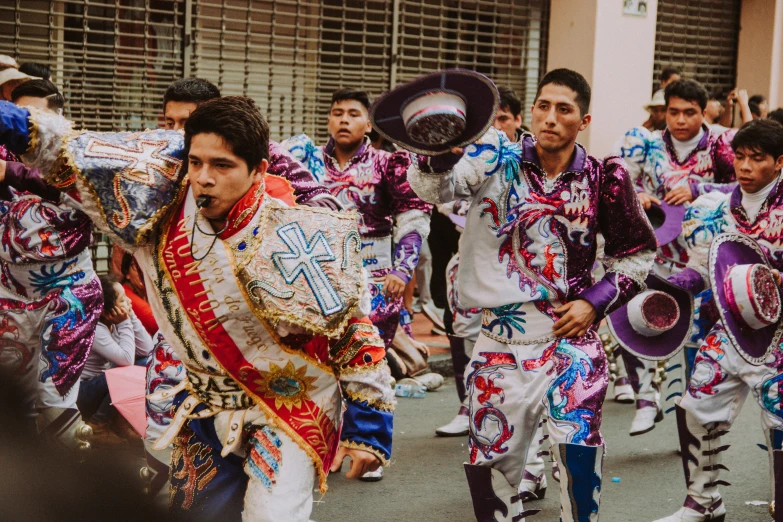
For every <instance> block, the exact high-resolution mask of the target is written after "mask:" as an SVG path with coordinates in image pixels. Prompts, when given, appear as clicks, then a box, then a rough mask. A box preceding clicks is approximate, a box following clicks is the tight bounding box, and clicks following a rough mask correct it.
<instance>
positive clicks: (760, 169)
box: [734, 148, 783, 194]
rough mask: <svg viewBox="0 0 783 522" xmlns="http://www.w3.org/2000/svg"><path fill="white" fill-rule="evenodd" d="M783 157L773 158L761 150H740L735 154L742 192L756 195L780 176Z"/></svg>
mask: <svg viewBox="0 0 783 522" xmlns="http://www.w3.org/2000/svg"><path fill="white" fill-rule="evenodd" d="M781 169H783V156H781V157H779V158H774V157H772V155H771V154H766V153H764V152H761V151H760V150H752V149H747V148H740V149H739V150H737V151H735V152H734V172H735V173H736V175H737V182H739V184H740V187H742V190H744V191H745V192H747V193H749V194H755V193H756V192H758V191H759V190H761V189H763V188H764V187H766V186H767V185H769V184H770V183H772V181H773V180H774V179H775V178H776V177H777V176H778V175H779V174H780V170H781Z"/></svg>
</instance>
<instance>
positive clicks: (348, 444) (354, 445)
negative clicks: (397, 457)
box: [340, 440, 389, 466]
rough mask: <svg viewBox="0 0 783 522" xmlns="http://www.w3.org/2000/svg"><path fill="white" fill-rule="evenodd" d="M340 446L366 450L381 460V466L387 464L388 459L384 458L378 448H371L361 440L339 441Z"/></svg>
mask: <svg viewBox="0 0 783 522" xmlns="http://www.w3.org/2000/svg"><path fill="white" fill-rule="evenodd" d="M340 446H342V447H344V448H351V449H358V450H363V451H367V452H369V453H372V454H373V455H375V456H376V457H378V459H379V460H380V461H381V466H388V465H389V459H387V458H386V456H385V455H384V454H383V453H382V452H381V451H379V450H377V449H375V448H373V447H372V446H369V445H367V444H365V443H363V442H354V441H352V440H344V441H341V442H340Z"/></svg>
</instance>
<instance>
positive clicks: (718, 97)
mask: <svg viewBox="0 0 783 522" xmlns="http://www.w3.org/2000/svg"><path fill="white" fill-rule="evenodd" d="M723 99H724V96H721V94H720V93H718V92H711V93H710V95H709V96H708V97H707V101H712V100H715V101H719V102H721V104H723Z"/></svg>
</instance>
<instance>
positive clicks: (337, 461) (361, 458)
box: [331, 446, 381, 479]
mask: <svg viewBox="0 0 783 522" xmlns="http://www.w3.org/2000/svg"><path fill="white" fill-rule="evenodd" d="M345 457H350V458H351V470H350V471H349V472H348V473H346V474H345V478H349V479H354V478H359V477H361V476H362V475H364V474H365V473H367V472H368V471H375V470H376V469H378V468H379V467H380V466H381V461H380V460H379V459H378V457H376V456H375V455H373V454H372V453H370V452H369V451H364V450H360V449H354V448H346V447H345V446H340V449H339V450H337V455H336V456H335V457H334V462H333V463H332V468H331V471H332V473H336V472H338V471H340V468H341V467H342V465H343V459H345Z"/></svg>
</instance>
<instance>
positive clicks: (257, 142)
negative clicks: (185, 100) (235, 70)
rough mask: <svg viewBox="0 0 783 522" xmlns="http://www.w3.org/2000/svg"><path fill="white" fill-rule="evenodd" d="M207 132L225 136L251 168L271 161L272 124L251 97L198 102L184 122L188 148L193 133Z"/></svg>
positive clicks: (232, 97) (234, 150) (228, 97)
mask: <svg viewBox="0 0 783 522" xmlns="http://www.w3.org/2000/svg"><path fill="white" fill-rule="evenodd" d="M205 133H214V134H217V135H218V136H220V137H221V138H223V140H225V142H226V143H227V144H228V146H229V147H230V148H231V152H233V153H234V154H235V155H237V156H239V157H240V158H242V159H243V160H245V163H247V168H248V170H252V169H254V168H256V167H258V165H259V164H260V163H261V161H262V160H269V125H268V124H267V123H266V120H265V119H264V117H263V116H262V115H261V112H260V111H259V110H258V107H256V104H255V102H254V101H253V100H252V99H251V98H247V97H245V96H226V97H225V98H216V99H214V100H209V101H206V102H204V103H202V104H201V105H199V106H198V108H196V110H195V111H193V112H192V113H190V117H189V118H188V121H186V122H185V150H186V151H190V142H191V140H192V139H193V136H195V135H197V134H205Z"/></svg>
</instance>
